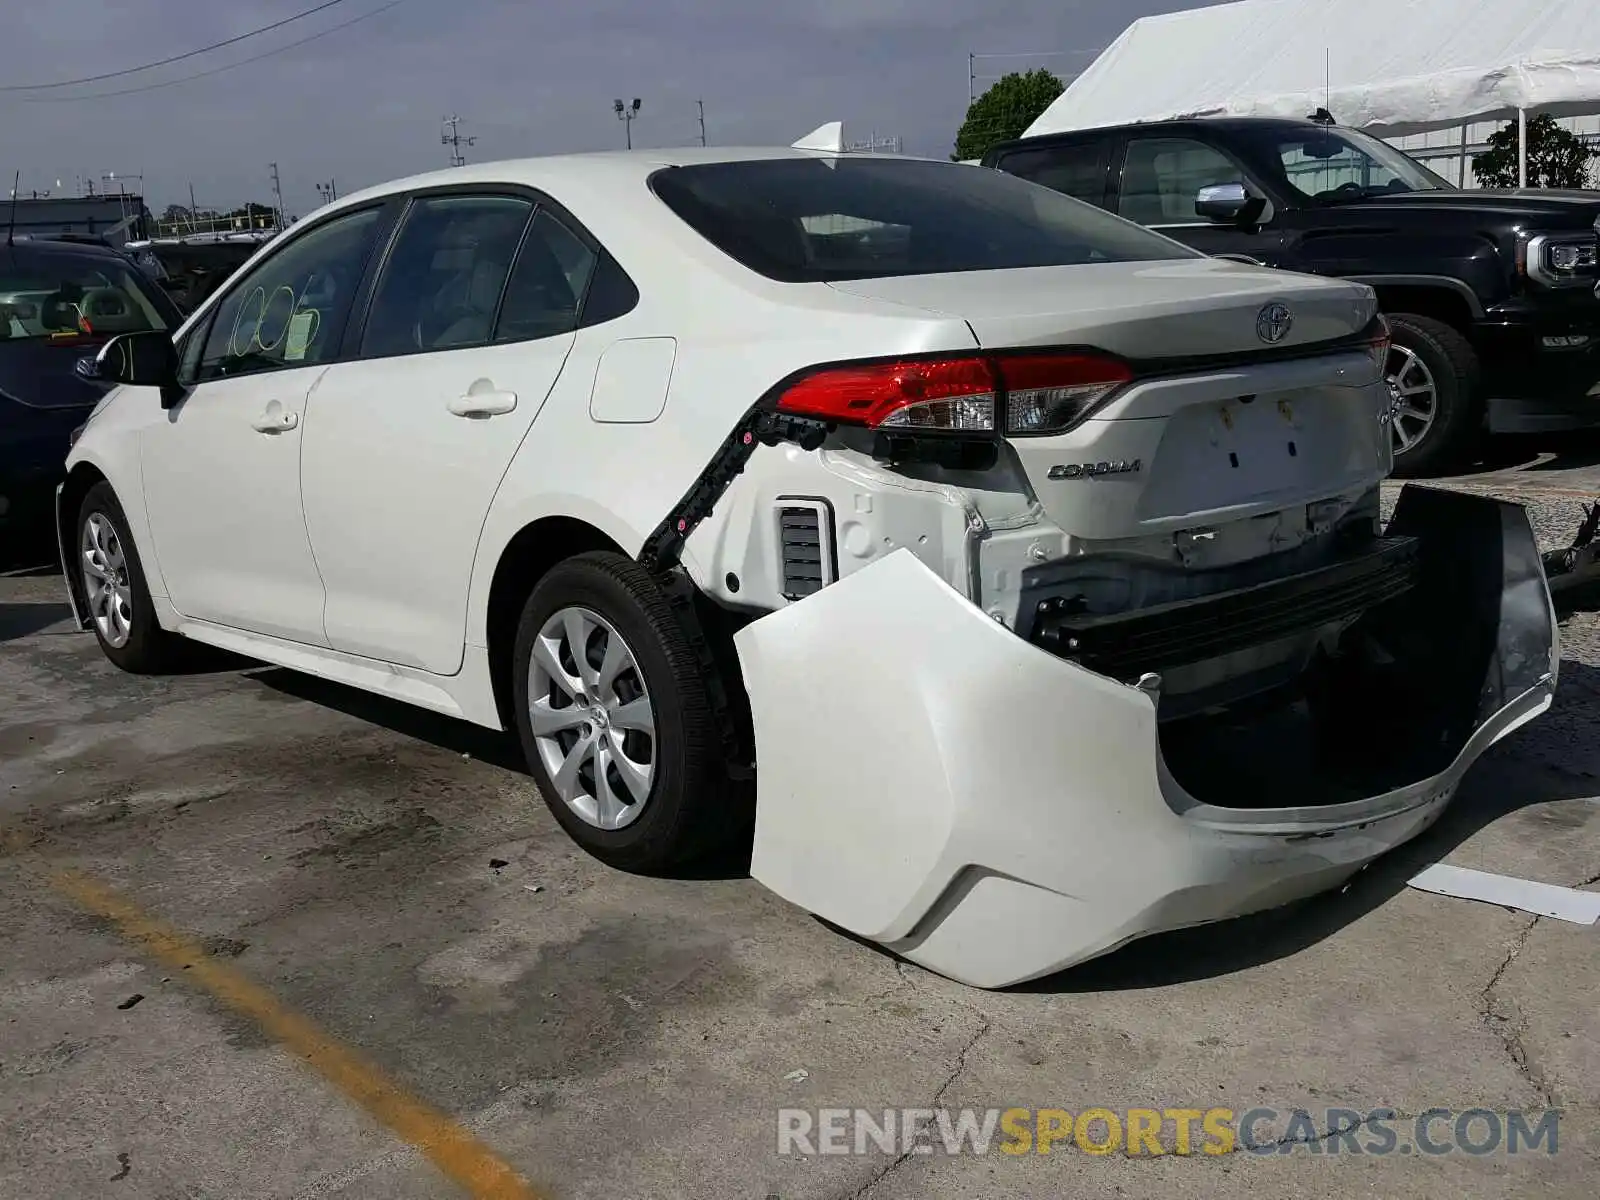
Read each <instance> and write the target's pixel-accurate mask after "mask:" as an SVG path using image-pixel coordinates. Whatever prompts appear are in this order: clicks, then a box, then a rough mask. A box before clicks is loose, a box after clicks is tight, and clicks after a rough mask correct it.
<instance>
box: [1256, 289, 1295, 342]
mask: <svg viewBox="0 0 1600 1200" xmlns="http://www.w3.org/2000/svg"><path fill="white" fill-rule="evenodd" d="M1293 327H1294V314H1293V313H1292V312H1290V311H1289V306H1288V305H1287V304H1284V303H1283V302H1282V301H1281V300H1274V301H1273V302H1272V303H1271V304H1268V305H1266V306H1265V307H1264V308H1262V310H1261V311H1260V312H1258V313H1257V314H1256V336H1257V337H1258V338H1260V339H1261V340H1262V341H1263V342H1266V343H1268V344H1269V345H1273V344H1276V343H1278V342H1281V341H1283V339H1284V338H1286V337H1288V336H1289V330H1290V329H1292V328H1293Z"/></svg>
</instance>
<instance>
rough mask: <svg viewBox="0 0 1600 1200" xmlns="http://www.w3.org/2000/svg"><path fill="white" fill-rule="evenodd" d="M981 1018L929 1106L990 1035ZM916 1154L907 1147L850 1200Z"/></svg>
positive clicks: (859, 1197)
mask: <svg viewBox="0 0 1600 1200" xmlns="http://www.w3.org/2000/svg"><path fill="white" fill-rule="evenodd" d="M979 1019H980V1021H981V1022H982V1024H980V1025H979V1026H978V1030H977V1032H976V1033H974V1034H973V1035H972V1036H971V1037H970V1038H968V1039H967V1044H966V1045H965V1046H962V1047H961V1049H960V1050H958V1051H956V1061H955V1065H954V1066H953V1067H951V1069H950V1074H949V1075H948V1076H946V1077H945V1081H944V1082H943V1083H941V1084H940V1085H939V1090H938V1091H936V1092H934V1094H933V1100H932V1102H931V1103H930V1104H929V1106H928V1107H930V1108H938V1107H939V1104H940V1102H941V1101H943V1100H944V1096H945V1093H946V1092H948V1091H949V1090H950V1089H951V1088H952V1087H954V1086H955V1082H956V1080H958V1079H960V1078H961V1076H962V1075H964V1074H965V1073H966V1070H967V1055H969V1054H971V1053H972V1052H973V1050H975V1049H976V1048H977V1045H978V1043H979V1042H981V1041H983V1039H984V1038H985V1037H987V1036H988V1034H989V1030H990V1029H991V1028H993V1022H991V1021H990V1020H989V1018H988V1017H985V1016H982V1015H981V1014H980V1016H979ZM915 1155H916V1151H915V1150H913V1149H907V1150H905V1151H903V1152H902V1153H901V1154H900V1156H899V1157H898V1158H896V1159H895V1160H894V1161H893V1162H891V1163H889V1164H888V1165H887V1166H885V1167H884V1168H883V1169H882V1170H881V1171H875V1172H873V1175H872V1178H870V1179H868V1180H867V1181H866V1182H865V1183H864V1184H862V1185H861V1186H860V1187H858V1188H857V1189H856V1190H855V1191H853V1192H851V1193H850V1196H849V1200H862V1198H863V1197H864V1196H866V1195H867V1194H868V1193H869V1192H871V1191H872V1189H873V1188H875V1187H877V1186H878V1185H879V1184H880V1183H882V1182H883V1181H884V1180H885V1179H887V1178H888V1177H889V1176H890V1175H893V1174H894V1173H895V1172H896V1171H898V1170H899V1169H900V1168H901V1167H903V1166H905V1165H906V1163H908V1162H910V1161H911V1159H912V1158H913V1157H915Z"/></svg>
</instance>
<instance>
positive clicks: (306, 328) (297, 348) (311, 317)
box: [283, 308, 317, 362]
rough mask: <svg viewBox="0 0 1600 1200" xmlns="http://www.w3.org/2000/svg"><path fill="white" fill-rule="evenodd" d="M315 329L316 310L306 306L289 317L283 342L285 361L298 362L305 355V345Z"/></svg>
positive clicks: (308, 342)
mask: <svg viewBox="0 0 1600 1200" xmlns="http://www.w3.org/2000/svg"><path fill="white" fill-rule="evenodd" d="M316 330H317V310H316V309H314V308H308V309H306V310H305V311H304V312H297V313H295V314H294V316H292V317H290V318H289V333H288V336H287V337H286V338H285V339H284V343H283V359H284V361H285V362H299V361H300V360H301V359H303V358H304V357H305V356H306V347H308V346H309V345H311V338H312V335H313V334H314V333H316Z"/></svg>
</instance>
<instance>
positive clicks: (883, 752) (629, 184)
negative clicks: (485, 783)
mask: <svg viewBox="0 0 1600 1200" xmlns="http://www.w3.org/2000/svg"><path fill="white" fill-rule="evenodd" d="M1386 344H1387V330H1386V327H1385V325H1384V322H1383V320H1382V318H1381V317H1380V316H1378V314H1377V313H1376V311H1375V307H1374V297H1373V293H1372V292H1371V291H1370V290H1369V289H1368V288H1366V287H1364V286H1361V285H1357V284H1351V283H1346V282H1341V281H1337V280H1329V279H1321V278H1314V277H1310V276H1298V275H1292V274H1286V273H1280V272H1275V271H1268V270H1264V269H1258V268H1254V267H1250V266H1246V265H1241V264H1238V263H1232V262H1223V261H1218V260H1215V259H1210V258H1206V257H1203V256H1201V255H1199V254H1197V253H1195V252H1193V251H1191V250H1188V249H1186V248H1185V247H1183V246H1181V245H1179V244H1177V243H1176V242H1173V241H1170V240H1168V239H1166V238H1163V237H1161V236H1159V235H1158V234H1155V233H1152V232H1149V231H1147V230H1144V229H1141V228H1139V227H1138V226H1135V225H1133V224H1130V223H1127V222H1124V221H1122V220H1120V219H1119V218H1116V217H1114V216H1111V215H1109V214H1106V213H1103V212H1100V211H1099V210H1097V209H1095V208H1092V207H1090V206H1088V205H1085V204H1081V203H1079V202H1077V201H1075V200H1071V199H1069V198H1067V197H1065V196H1062V195H1060V194H1059V193H1057V192H1054V191H1051V190H1049V189H1046V188H1043V187H1039V186H1035V185H1033V184H1030V183H1026V182H1023V181H1022V180H1019V179H1015V178H1013V177H1010V176H1007V175H1004V174H1001V173H999V172H991V171H973V170H971V169H969V168H967V167H964V166H961V165H959V164H956V163H941V162H932V161H920V160H914V159H907V158H900V157H875V156H852V155H846V154H840V153H835V152H832V151H830V150H827V149H805V148H789V149H781V150H752V151H729V150H694V151H638V152H634V153H631V154H601V155H592V156H577V157H568V158H553V159H542V160H529V161H525V162H516V163H498V164H486V165H474V166H470V167H465V168H456V169H453V170H451V171H449V172H447V173H440V174H436V175H429V176H423V177H420V178H416V179H411V180H405V181H401V182H397V183H394V184H390V185H387V186H384V187H380V188H375V189H372V190H370V191H366V192H363V193H359V194H357V195H354V196H351V197H348V198H346V199H343V200H341V201H339V202H337V203H335V204H331V205H329V206H327V207H325V208H322V209H320V210H318V211H317V213H316V214H315V215H313V216H312V217H310V218H308V219H306V220H304V221H302V222H299V223H297V224H296V225H295V226H294V227H293V228H292V229H290V230H289V231H288V232H287V233H286V234H284V235H282V236H281V237H279V238H278V239H276V240H275V241H274V242H273V243H271V245H270V246H268V247H266V248H265V249H263V250H262V251H260V252H259V253H258V254H257V256H256V257H255V258H254V259H253V260H252V261H251V262H250V263H249V264H247V265H246V266H245V267H244V268H242V269H241V270H240V271H239V272H238V273H237V274H236V275H235V276H234V277H233V278H232V279H231V280H229V282H228V284H227V285H226V286H225V287H224V288H223V289H222V290H221V291H220V292H219V293H218V294H216V295H215V296H213V297H212V298H211V299H210V300H209V301H208V302H207V303H206V304H205V305H204V306H203V307H202V308H201V309H200V310H199V311H198V312H197V313H196V314H195V315H193V316H192V317H191V318H190V319H189V320H188V322H187V323H186V324H185V325H184V326H183V327H182V329H181V330H179V332H178V334H177V335H176V337H175V338H171V339H169V338H167V337H166V336H165V335H161V334H137V335H130V336H127V337H122V338H117V339H115V340H113V341H112V342H110V343H108V344H107V345H106V347H105V348H104V350H103V351H102V352H101V353H100V354H99V356H98V357H97V359H96V360H95V361H94V363H93V365H89V364H85V366H84V368H83V369H84V370H85V371H89V372H91V373H98V374H100V375H101V376H103V377H105V378H108V379H111V380H114V381H116V382H118V383H120V384H121V385H122V386H120V387H119V388H117V389H116V390H115V391H114V392H112V393H111V394H110V396H109V397H108V399H107V400H106V401H105V403H103V404H102V405H101V407H100V408H99V409H98V410H97V411H96V412H95V414H94V415H93V416H92V417H91V419H90V420H89V422H88V423H87V425H86V427H85V428H84V429H83V430H82V431H81V436H79V437H78V439H77V441H76V444H75V446H74V448H73V450H72V452H71V456H70V459H69V460H68V464H67V465H68V468H69V473H68V476H67V479H66V482H65V484H64V485H63V487H62V489H61V491H60V493H59V497H58V515H59V527H60V533H61V540H62V556H63V561H64V564H65V566H66V568H67V578H68V581H69V584H70V589H71V592H72V597H73V603H74V607H75V611H76V612H78V613H79V614H80V621H81V623H82V624H83V625H84V626H85V627H86V628H92V629H93V630H94V631H95V634H96V636H97V637H98V638H99V639H100V642H101V644H102V646H103V647H104V649H105V653H106V654H107V655H108V656H109V657H110V658H111V659H112V660H113V661H114V662H116V663H118V664H119V665H121V666H123V667H125V668H127V669H129V670H133V671H152V670H160V669H162V668H163V667H164V666H165V665H167V664H168V663H169V662H170V661H171V659H172V655H173V654H174V653H175V652H176V651H177V650H180V649H181V648H182V646H183V643H184V640H185V639H192V640H194V641H199V642H205V643H209V644H211V645H214V646H219V647H224V648H226V649H230V650H234V651H237V652H240V653H243V654H246V655H249V656H251V657H254V658H257V659H262V660H266V661H269V662H273V663H277V664H281V665H283V666H286V667H290V668H295V669H298V670H302V671H307V672H311V673H314V674H317V675H321V676H325V677H327V678H330V679H335V680H340V681H343V682H344V683H347V684H351V685H353V686H356V687H359V688H366V689H370V690H372V691H375V692H381V693H384V694H386V695H389V696H392V697H395V698H397V699H400V700H403V701H407V702H410V703H412V704H417V705H421V706H423V707H425V708H429V709H433V710H436V711H438V712H442V713H448V714H451V715H454V716H457V717H460V718H463V719H465V720H468V721H472V722H476V723H478V724H481V725H486V726H489V727H492V728H505V729H509V730H515V731H516V732H517V734H518V735H519V736H520V738H521V742H522V745H523V747H524V749H525V751H526V754H527V759H528V764H529V766H530V768H531V770H532V773H533V776H534V778H535V780H536V781H537V783H538V786H539V789H540V791H541V792H542V794H543V796H544V798H545V800H546V802H547V803H548V805H549V807H550V809H551V811H552V812H553V813H554V814H555V816H556V818H557V819H558V820H559V821H560V822H561V824H562V825H563V826H564V827H565V828H566V830H567V831H568V832H569V833H570V834H571V836H572V837H573V838H574V839H575V840H576V841H578V842H579V843H581V844H582V845H583V846H584V847H585V848H587V849H588V850H589V851H590V852H592V853H593V854H595V855H596V856H598V857H599V858H601V859H604V860H605V861H607V862H609V863H612V864H614V865H616V866H619V867H623V868H627V869H633V870H654V869H661V868H664V867H667V866H669V865H670V864H673V863H675V862H677V861H679V860H681V859H684V858H686V857H688V856H691V855H693V854H696V853H699V852H701V851H703V850H704V849H705V848H707V847H708V846H710V845H712V844H714V843H716V842H718V841H721V840H725V839H730V838H741V837H742V838H747V839H748V838H750V837H751V836H752V827H753V838H754V858H753V868H752V871H753V874H754V875H755V877H756V878H757V879H758V880H760V881H761V882H762V883H764V884H765V885H767V886H768V887H770V888H772V889H773V890H775V891H776V892H778V893H779V894H780V895H782V896H784V897H786V898H787V899H789V900H791V901H793V902H794V903H795V904H798V905H800V906H802V907H803V908H805V909H808V910H810V911H811V912H813V913H816V914H818V915H820V916H821V917H823V918H826V919H827V920H829V921H832V922H834V923H836V924H838V925H840V926H843V927H844V928H846V929H849V930H852V931H854V932H855V933H857V934H859V935H862V936H864V937H866V938H870V939H872V940H874V941H877V942H879V943H882V944H883V945H885V946H887V947H889V948H891V949H892V950H894V951H896V952H898V953H899V954H901V955H904V956H905V957H906V958H909V959H911V960H913V961H915V962H918V963H921V964H923V965H924V966H926V967H928V968H930V969H932V970H935V971H938V972H942V973H944V974H946V975H949V976H952V977H954V978H956V979H959V980H963V981H966V982H969V983H972V984H976V985H979V986H984V987H995V986H1002V985H1006V984H1011V983H1015V982H1018V981H1022V980H1025V979H1029V978H1032V977H1036V976H1039V975H1042V974H1045V973H1048V972H1051V971H1054V970H1057V969H1059V968H1062V967H1065V966H1069V965H1071V964H1073V963H1076V962H1079V961H1082V960H1084V959H1086V958H1090V957H1092V956H1095V955H1097V954H1101V953H1103V952H1105V951H1107V950H1109V949H1111V948H1113V947H1116V946H1118V945H1120V944H1122V943H1124V942H1126V941H1128V940H1130V939H1132V938H1135V937H1139V936H1141V935H1145V934H1149V933H1152V932H1155V931H1159V930H1165V929H1171V928H1174V927H1178V926H1184V925H1191V924H1195V923H1199V922H1206V921H1214V920H1218V919H1221V918H1226V917H1231V916H1235V915H1238V914H1242V913H1247V912H1251V911H1255V910H1259V909H1263V908H1267V907H1269V906H1273V905H1277V904H1280V903H1282V902H1285V901H1288V900H1290V899H1293V898H1296V897H1300V896H1304V895H1308V894H1311V893H1314V892H1317V891H1319V890H1322V889H1326V888H1331V887H1334V886H1336V885H1338V884H1339V883H1340V882H1341V881H1342V880H1344V879H1345V878H1347V877H1348V876H1349V875H1351V874H1352V873H1353V872H1355V871H1356V870H1358V869H1359V868H1360V867H1361V866H1362V865H1364V864H1365V863H1367V862H1369V861H1370V860H1372V859H1373V858H1374V857H1376V856H1377V855H1379V854H1382V853H1383V852H1384V851H1386V850H1388V849H1390V848H1392V847H1394V846H1396V845H1398V844H1399V843H1401V842H1404V841H1406V840H1407V839H1408V838H1411V837H1413V836H1414V835H1416V834H1417V833H1418V832H1419V831H1421V830H1422V829H1424V828H1425V827H1426V826H1427V825H1428V824H1429V823H1430V822H1432V821H1433V820H1434V819H1435V818H1437V817H1438V816H1439V814H1440V812H1441V810H1442V809H1443V808H1444V807H1445V805H1446V804H1448V802H1449V800H1450V797H1451V795H1452V793H1453V792H1454V791H1455V789H1456V787H1457V785H1458V783H1459V782H1460V780H1461V777H1462V775H1463V773H1464V772H1465V771H1466V770H1467V769H1468V768H1469V766H1470V765H1471V764H1472V762H1473V761H1474V760H1475V759H1476V758H1477V757H1478V756H1479V755H1480V754H1482V753H1483V751H1484V750H1485V749H1486V748H1487V747H1488V746H1489V745H1490V744H1491V743H1493V742H1494V741H1496V740H1497V739H1499V738H1502V737H1504V736H1505V735H1506V734H1508V733H1510V732H1511V731H1512V730H1513V729H1515V728H1516V727H1517V726H1519V725H1520V724H1522V723H1523V722H1525V721H1528V720H1530V719H1531V718H1533V717H1535V716H1536V715H1537V714H1539V713H1540V712H1542V711H1543V710H1544V709H1545V708H1546V707H1547V706H1548V705H1549V704H1550V701H1551V696H1552V693H1553V690H1554V687H1555V678H1556V670H1557V657H1558V655H1557V642H1556V630H1555V620H1554V613H1553V610H1552V607H1551V603H1550V598H1549V591H1548V588H1547V586H1546V583H1545V580H1544V577H1543V575H1542V573H1541V569H1540V560H1539V557H1538V553H1537V551H1536V548H1535V543H1534V539H1533V537H1532V534H1531V532H1530V530H1529V526H1528V523H1527V520H1526V518H1525V516H1524V514H1523V512H1522V510H1521V509H1520V508H1517V507H1515V506H1511V505H1505V504H1500V503H1496V502H1494V501H1490V500H1485V499H1480V498H1476V497H1468V496H1463V495H1453V494H1449V493H1445V492H1439V491H1430V490H1421V489H1416V488H1412V489H1409V490H1407V491H1406V492H1405V493H1404V494H1403V495H1402V497H1401V499H1400V502H1399V506H1398V509H1397V510H1396V512H1395V513H1394V515H1393V518H1392V519H1391V520H1390V521H1389V522H1388V524H1387V526H1384V525H1383V524H1382V523H1381V522H1380V518H1379V511H1378V483H1379V481H1380V480H1381V479H1382V478H1383V477H1384V475H1385V474H1386V473H1387V471H1388V469H1389V465H1390V449H1389V444H1390V443H1389V438H1388V436H1387V434H1386V430H1385V421H1386V419H1387V415H1388V413H1389V412H1390V409H1391V404H1392V402H1393V401H1392V398H1391V396H1390V395H1389V393H1388V391H1387V389H1386V386H1385V385H1384V383H1383V382H1382V367H1381V364H1382V363H1383V362H1384V354H1385V349H1386Z"/></svg>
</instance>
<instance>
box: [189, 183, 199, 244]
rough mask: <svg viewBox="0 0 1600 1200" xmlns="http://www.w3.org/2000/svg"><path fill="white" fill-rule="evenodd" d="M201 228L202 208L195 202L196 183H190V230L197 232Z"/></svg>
mask: <svg viewBox="0 0 1600 1200" xmlns="http://www.w3.org/2000/svg"><path fill="white" fill-rule="evenodd" d="M199 228H200V210H199V209H198V208H196V207H195V203H194V183H193V181H190V183H189V232H190V233H196V232H198V231H199Z"/></svg>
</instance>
